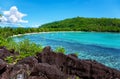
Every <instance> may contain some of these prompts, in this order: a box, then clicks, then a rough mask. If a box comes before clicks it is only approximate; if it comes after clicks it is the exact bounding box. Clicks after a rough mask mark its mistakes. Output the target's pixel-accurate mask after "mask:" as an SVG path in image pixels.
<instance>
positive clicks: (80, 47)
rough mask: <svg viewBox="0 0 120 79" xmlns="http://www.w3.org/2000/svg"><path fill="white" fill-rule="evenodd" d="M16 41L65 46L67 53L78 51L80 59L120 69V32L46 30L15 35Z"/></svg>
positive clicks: (54, 46) (53, 47)
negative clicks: (27, 40) (25, 40)
mask: <svg viewBox="0 0 120 79" xmlns="http://www.w3.org/2000/svg"><path fill="white" fill-rule="evenodd" d="M13 39H14V40H15V41H16V42H19V41H21V40H24V39H29V40H30V41H31V42H35V43H36V44H40V45H43V46H51V47H52V49H53V50H54V49H55V48H56V47H61V46H62V47H64V48H65V49H66V53H67V54H70V53H78V55H79V58H80V59H91V60H96V61H98V62H100V63H103V64H105V65H106V66H109V67H112V68H115V69H118V70H120V33H107V32H105V33H103V32H102V33H101V32H46V33H37V34H29V35H21V36H16V37H13Z"/></svg>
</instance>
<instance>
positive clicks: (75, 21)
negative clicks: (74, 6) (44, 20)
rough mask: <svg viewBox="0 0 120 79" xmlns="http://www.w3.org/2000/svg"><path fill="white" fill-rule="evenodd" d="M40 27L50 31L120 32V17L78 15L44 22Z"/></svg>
mask: <svg viewBox="0 0 120 79" xmlns="http://www.w3.org/2000/svg"><path fill="white" fill-rule="evenodd" d="M40 28H44V29H47V30H50V31H97V32H120V19H116V18H84V17H76V18H72V19H65V20H62V21H56V22H52V23H48V24H44V25H42V26H40Z"/></svg>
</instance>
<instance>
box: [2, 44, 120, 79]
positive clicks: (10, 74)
mask: <svg viewBox="0 0 120 79" xmlns="http://www.w3.org/2000/svg"><path fill="white" fill-rule="evenodd" d="M14 54H15V51H14V50H10V51H9V50H7V49H6V48H5V47H0V79H77V78H80V79H120V71H118V70H116V69H112V68H109V67H106V66H105V65H103V64H101V63H98V62H97V61H94V60H80V59H78V57H77V56H76V55H75V54H70V55H64V54H62V53H55V52H53V51H52V50H51V47H50V46H47V47H45V48H44V49H43V51H42V52H41V53H38V54H37V55H36V56H35V57H27V58H24V59H22V60H20V61H18V62H17V64H15V65H7V63H6V62H4V61H3V60H2V59H4V57H7V56H11V55H14Z"/></svg>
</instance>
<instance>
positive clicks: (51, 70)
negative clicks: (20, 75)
mask: <svg viewBox="0 0 120 79" xmlns="http://www.w3.org/2000/svg"><path fill="white" fill-rule="evenodd" d="M32 76H34V77H35V76H38V77H42V78H43V79H67V76H65V75H64V74H63V73H62V72H61V71H60V70H58V69H57V67H56V66H54V65H49V64H45V63H39V64H36V66H35V67H34V68H33V71H32V73H31V74H30V77H32Z"/></svg>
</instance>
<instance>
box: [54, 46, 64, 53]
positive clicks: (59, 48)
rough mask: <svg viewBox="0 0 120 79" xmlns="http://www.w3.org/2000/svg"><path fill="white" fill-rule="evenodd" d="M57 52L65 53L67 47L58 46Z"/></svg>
mask: <svg viewBox="0 0 120 79" xmlns="http://www.w3.org/2000/svg"><path fill="white" fill-rule="evenodd" d="M55 52H59V53H63V54H65V48H63V47H57V48H56V49H55Z"/></svg>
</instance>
